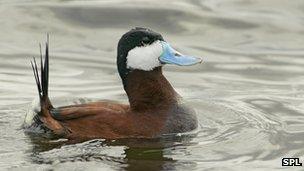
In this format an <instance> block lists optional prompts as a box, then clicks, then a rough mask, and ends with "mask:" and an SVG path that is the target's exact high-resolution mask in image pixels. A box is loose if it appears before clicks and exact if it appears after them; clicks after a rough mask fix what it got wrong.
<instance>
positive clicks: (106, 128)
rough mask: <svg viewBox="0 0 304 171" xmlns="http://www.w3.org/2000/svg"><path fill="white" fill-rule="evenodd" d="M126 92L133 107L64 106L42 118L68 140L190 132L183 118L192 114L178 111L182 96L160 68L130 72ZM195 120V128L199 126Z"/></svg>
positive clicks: (92, 104) (152, 136)
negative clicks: (180, 96) (179, 100)
mask: <svg viewBox="0 0 304 171" xmlns="http://www.w3.org/2000/svg"><path fill="white" fill-rule="evenodd" d="M126 92H127V95H128V97H129V102H130V105H123V104H115V103H112V102H93V103H88V104H81V105H72V106H65V107H59V108H55V109H51V110H50V112H49V110H45V111H44V112H46V113H45V114H46V115H43V116H46V117H42V118H46V119H45V121H44V123H46V124H45V125H46V126H47V127H48V128H49V129H50V130H52V131H53V133H55V134H56V135H59V136H61V137H65V138H68V139H93V138H105V139H119V138H154V137H159V136H161V135H162V134H166V133H177V132H176V131H172V130H178V129H181V130H180V131H183V132H184V131H190V130H182V129H185V127H187V125H183V124H189V123H188V122H187V121H183V120H182V119H183V117H180V116H183V115H184V116H185V118H187V116H188V115H189V116H191V117H188V118H192V119H193V116H192V114H193V113H185V109H184V108H181V109H179V102H178V99H179V96H178V94H177V93H176V92H175V91H174V89H173V88H172V86H171V85H170V84H169V82H168V81H167V80H166V78H165V77H164V76H163V75H162V71H161V67H158V68H155V69H154V70H153V71H149V72H146V71H140V70H134V71H133V72H131V73H130V74H129V76H128V78H127V85H126ZM189 111H190V112H192V111H191V110H189ZM175 116H178V117H176V118H175ZM185 118H184V119H185ZM193 121H194V122H193V123H191V124H194V125H192V126H191V128H192V129H193V128H194V127H196V121H195V119H193ZM58 127H61V128H59V129H58Z"/></svg>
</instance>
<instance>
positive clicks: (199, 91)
mask: <svg viewBox="0 0 304 171" xmlns="http://www.w3.org/2000/svg"><path fill="white" fill-rule="evenodd" d="M303 11H304V2H303V1H301V0H293V1H290V0H268V1H264V0H257V1H251V0H225V1H224V0H190V1H186V0H184V1H174V0H173V1H161V0H156V1H143V0H142V1H139V0H137V1H131V0H114V1H106V0H103V1H68V0H61V1H60V0H57V1H51V2H49V1H38V0H22V1H21V0H19V1H17V0H9V1H8V0H1V1H0V25H1V27H0V37H1V39H0V82H1V84H0V158H1V159H0V169H1V170H2V169H17V170H23V169H28V170H32V169H52V168H53V169H56V170H66V169H71V170H74V169H79V170H82V169H89V170H143V169H146V170H149V169H150V170H203V169H206V170H244V169H247V170H277V169H287V170H290V169H295V170H297V169H298V170H301V167H298V168H290V167H286V168H284V167H282V166H281V159H282V158H283V157H300V158H301V159H302V161H303V159H304V91H303V90H304V76H303V73H304V48H303V45H304V18H303V15H304V12H303ZM135 26H145V27H150V28H152V29H154V30H155V31H157V32H160V33H162V34H163V36H164V37H165V39H166V40H167V41H168V42H170V43H171V44H172V45H173V46H174V47H176V48H177V49H179V50H180V51H181V52H183V53H186V54H191V55H195V56H202V57H203V58H204V62H205V63H204V64H202V65H196V66H192V67H184V68H180V67H175V66H166V67H165V75H166V77H167V78H168V79H169V81H170V82H171V83H172V84H173V86H174V87H175V88H176V90H177V91H178V92H179V93H180V94H181V95H182V96H183V97H184V99H185V100H186V101H187V102H188V103H189V104H190V105H191V106H193V108H195V110H196V111H197V113H198V118H199V124H200V129H199V130H198V133H197V135H196V137H194V138H183V137H182V136H181V137H180V138H178V137H176V138H175V139H174V140H169V141H163V142H161V143H159V142H132V141H129V142H124V143H122V142H120V143H116V142H107V143H105V142H103V140H93V141H89V142H83V143H78V144H70V145H56V143H55V144H54V143H52V142H47V141H45V142H41V141H40V140H39V141H38V142H36V141H35V140H33V139H30V138H29V137H28V136H26V135H25V134H24V132H23V130H22V129H20V128H21V125H22V123H23V120H24V117H25V113H26V111H27V109H28V106H30V105H31V102H32V100H33V99H34V98H35V97H37V92H36V87H35V84H34V78H33V75H32V71H31V68H30V63H29V61H30V59H31V58H32V57H33V56H36V57H37V56H39V50H38V43H40V42H44V40H45V37H46V33H47V32H48V33H50V35H51V38H50V41H51V42H50V48H51V61H50V96H51V99H52V100H53V102H54V104H55V105H63V104H75V103H83V102H87V101H96V100H102V99H111V100H115V101H119V102H124V103H126V102H127V97H126V95H125V93H124V91H123V88H122V85H121V81H120V78H119V76H118V74H117V71H116V65H115V62H116V61H115V60H116V46H117V41H118V40H119V38H120V36H121V35H122V34H123V33H125V32H126V31H128V30H129V29H131V28H132V27H135Z"/></svg>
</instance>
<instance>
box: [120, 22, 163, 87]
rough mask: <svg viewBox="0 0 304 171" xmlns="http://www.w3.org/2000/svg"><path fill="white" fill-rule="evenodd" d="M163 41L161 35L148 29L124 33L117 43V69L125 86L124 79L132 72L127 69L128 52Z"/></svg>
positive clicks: (137, 29)
mask: <svg viewBox="0 0 304 171" xmlns="http://www.w3.org/2000/svg"><path fill="white" fill-rule="evenodd" d="M158 40H159V41H163V40H164V39H163V37H162V35H160V34H159V33H156V32H154V31H152V30H150V29H148V28H141V27H136V28H134V29H132V30H130V31H128V32H127V33H125V34H124V35H123V36H122V37H121V38H120V40H119V42H118V47H117V67H118V72H119V75H120V77H121V79H122V81H123V84H124V86H126V77H127V75H128V74H129V72H130V71H131V70H132V69H131V68H128V67H127V56H128V53H129V51H130V50H132V49H134V48H136V47H142V46H147V45H151V44H153V43H154V42H155V41H158Z"/></svg>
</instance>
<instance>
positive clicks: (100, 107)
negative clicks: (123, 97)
mask: <svg viewBox="0 0 304 171" xmlns="http://www.w3.org/2000/svg"><path fill="white" fill-rule="evenodd" d="M127 108H128V107H127V106H126V105H121V104H111V103H107V102H93V103H88V104H79V105H71V106H64V107H59V108H54V109H52V110H51V111H50V114H51V116H52V117H53V118H54V119H56V120H60V121H63V120H70V119H78V118H83V117H88V116H93V115H102V114H110V113H119V112H123V111H126V110H127Z"/></svg>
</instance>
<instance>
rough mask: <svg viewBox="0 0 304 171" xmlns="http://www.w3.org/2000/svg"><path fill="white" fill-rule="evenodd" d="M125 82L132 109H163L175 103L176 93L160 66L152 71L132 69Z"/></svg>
mask: <svg viewBox="0 0 304 171" xmlns="http://www.w3.org/2000/svg"><path fill="white" fill-rule="evenodd" d="M125 83H126V85H125V91H126V93H127V95H128V98H129V102H130V107H131V110H133V111H147V110H153V109H155V108H158V109H163V108H166V107H168V106H170V105H173V104H176V103H177V99H178V94H177V93H176V92H175V90H174V89H173V87H172V86H171V85H170V83H169V82H168V80H167V79H166V78H165V77H164V76H163V74H162V68H161V67H157V68H155V69H153V70H152V71H142V70H133V71H131V72H129V73H128V76H127V78H126V81H125Z"/></svg>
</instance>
